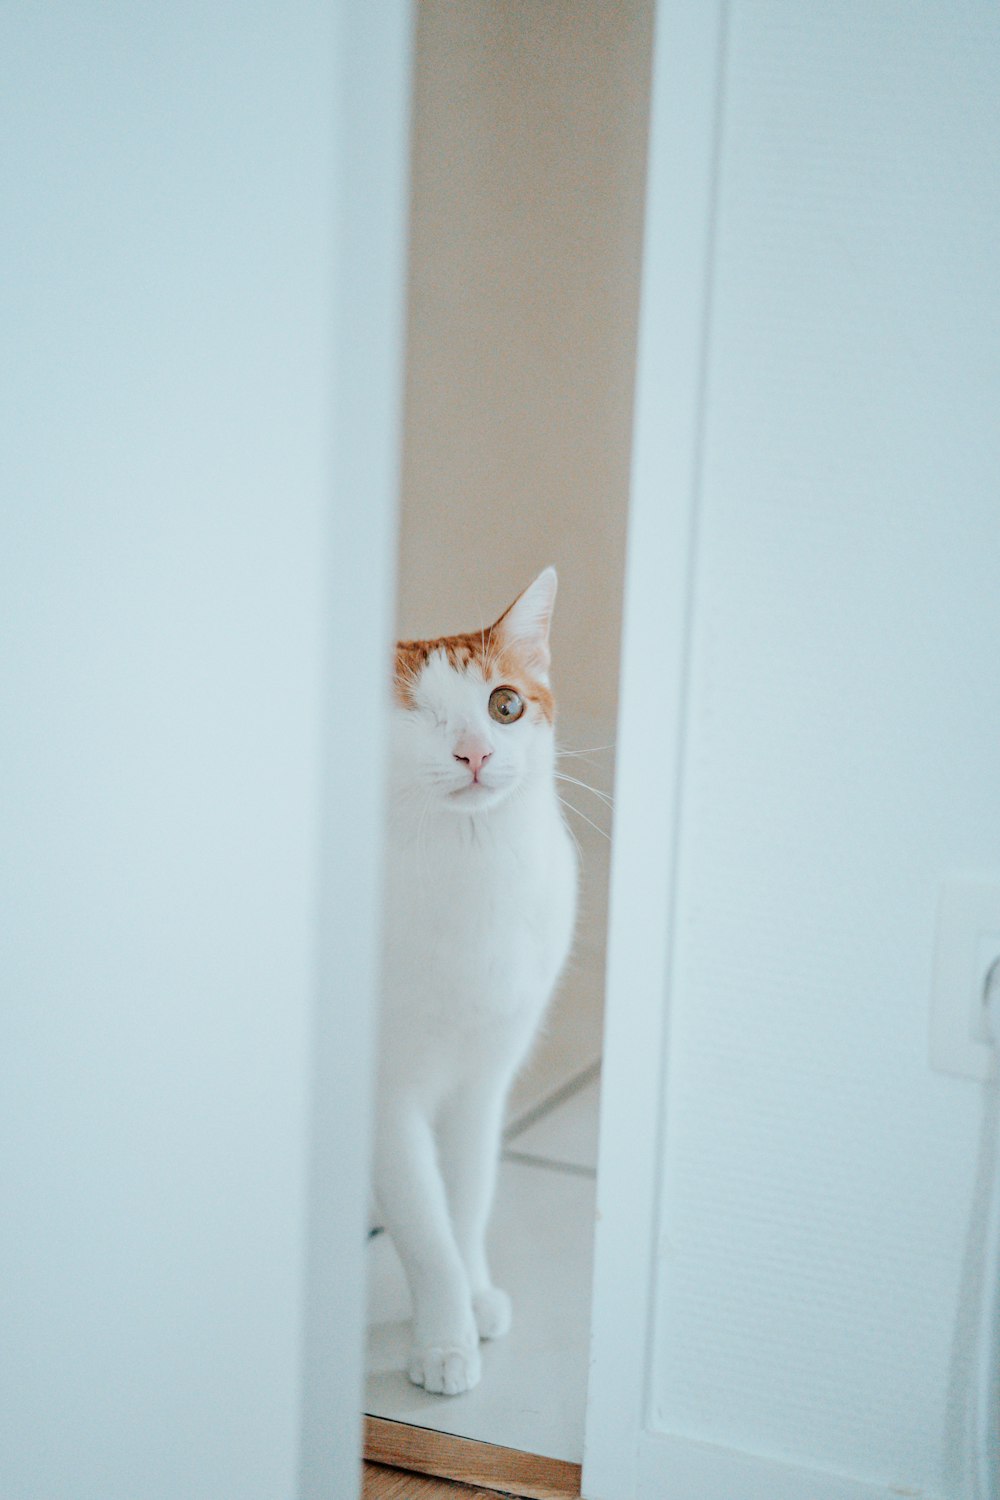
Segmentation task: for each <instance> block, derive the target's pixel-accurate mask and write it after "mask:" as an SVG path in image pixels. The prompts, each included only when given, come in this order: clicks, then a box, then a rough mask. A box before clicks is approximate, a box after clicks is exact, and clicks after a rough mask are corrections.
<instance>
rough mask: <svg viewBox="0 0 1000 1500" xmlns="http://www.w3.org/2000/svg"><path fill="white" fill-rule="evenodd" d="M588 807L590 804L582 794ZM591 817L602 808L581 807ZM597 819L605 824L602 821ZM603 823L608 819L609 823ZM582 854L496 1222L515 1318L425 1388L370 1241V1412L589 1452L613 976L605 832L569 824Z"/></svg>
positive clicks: (379, 1242)
mask: <svg viewBox="0 0 1000 1500" xmlns="http://www.w3.org/2000/svg"><path fill="white" fill-rule="evenodd" d="M581 805H584V804H583V803H582V801H581ZM586 811H587V813H588V816H593V810H592V809H591V808H590V807H589V805H586ZM595 821H599V820H598V819H597V818H595ZM601 821H603V824H604V826H605V827H606V826H607V819H604V820H601ZM572 823H573V828H574V832H575V833H576V835H577V838H578V839H579V842H580V845H581V853H582V869H583V878H582V890H581V903H580V921H579V923H578V929H577V941H576V947H575V951H574V957H573V960H572V962H571V964H570V967H569V970H568V972H567V974H566V975H565V977H564V979H563V983H562V985H561V986H560V991H559V995H558V996H557V999H556V1002H555V1004H554V1005H553V1008H552V1012H551V1014H550V1018H549V1022H548V1025H547V1026H546V1030H545V1034H544V1035H543V1037H542V1038H541V1039H540V1041H539V1045H538V1046H537V1047H536V1049H535V1054H534V1056H533V1058H532V1061H531V1064H530V1066H529V1067H528V1068H527V1069H526V1070H525V1073H524V1075H523V1077H522V1078H521V1079H520V1081H519V1083H518V1085H517V1087H516V1088H515V1090H514V1093H513V1095H512V1098H511V1104H510V1110H509V1112H508V1118H509V1124H508V1127H507V1131H506V1132H505V1137H504V1151H503V1160H502V1162H501V1166H500V1176H499V1183H498V1188H497V1199H496V1205H495V1208H494V1212H493V1219H492V1222H491V1226H490V1250H491V1259H492V1266H493V1272H494V1275H495V1277H496V1279H497V1282H498V1284H499V1285H500V1286H503V1287H505V1288H506V1290H507V1291H508V1292H510V1294H511V1297H512V1299H513V1303H514V1324H513V1327H512V1329H511V1331H510V1333H509V1334H508V1336H507V1337H506V1338H505V1339H501V1340H498V1341H497V1342H495V1343H485V1344H483V1345H482V1354H483V1378H482V1381H481V1383H480V1384H479V1385H478V1386H477V1387H476V1389H475V1390H473V1391H469V1392H468V1393H467V1394H466V1395H464V1396H451V1397H449V1396H429V1395H428V1394H427V1393H426V1391H422V1390H420V1389H418V1388H417V1387H416V1386H413V1385H411V1384H410V1382H409V1380H408V1379H407V1377H406V1373H405V1368H406V1352H407V1348H408V1342H409V1313H410V1304H409V1294H408V1292H407V1289H406V1284H405V1279H404V1277H403V1272H402V1268H401V1266H400V1264H399V1260H398V1258H397V1256H396V1252H395V1250H394V1249H393V1246H392V1244H391V1242H390V1240H389V1237H388V1235H385V1234H380V1235H378V1236H377V1237H376V1238H375V1239H373V1240H371V1241H370V1242H369V1248H368V1254H369V1262H370V1265H369V1293H368V1298H369V1346H368V1379H367V1388H366V1404H365V1409H366V1411H368V1412H369V1413H371V1414H372V1415H373V1416H380V1417H390V1418H392V1419H394V1420H396V1421H402V1422H412V1423H414V1424H416V1425H418V1426H423V1427H433V1428H437V1429H438V1430H439V1431H442V1432H449V1433H455V1434H457V1435H458V1436H461V1437H469V1438H475V1439H477V1440H478V1441H480V1442H488V1443H499V1444H502V1445H503V1446H505V1447H511V1448H520V1449H523V1450H524V1451H526V1452H529V1453H539V1454H544V1455H545V1456H546V1457H550V1458H561V1459H566V1460H569V1461H570V1462H573V1463H579V1462H580V1461H581V1459H582V1457H583V1419H584V1403H585V1399H586V1382H587V1357H588V1337H589V1316H590V1280H591V1261H592V1248H593V1220H594V1187H595V1176H596V1166H597V1119H598V1105H599V1069H600V1049H601V1026H602V1000H603V979H604V931H605V925H606V922H605V911H606V894H605V893H606V883H607V848H608V846H607V840H606V839H604V838H601V837H600V836H599V835H598V833H597V832H596V831H594V830H592V829H590V828H588V827H587V825H586V824H583V823H582V821H581V820H580V819H573V820H572Z"/></svg>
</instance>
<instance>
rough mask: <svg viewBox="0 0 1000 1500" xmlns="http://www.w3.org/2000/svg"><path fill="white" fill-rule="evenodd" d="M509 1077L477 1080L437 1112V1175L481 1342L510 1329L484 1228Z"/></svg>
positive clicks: (508, 1307) (507, 1307)
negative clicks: (442, 1182) (441, 1179)
mask: <svg viewBox="0 0 1000 1500" xmlns="http://www.w3.org/2000/svg"><path fill="white" fill-rule="evenodd" d="M507 1086H508V1079H507V1077H506V1076H505V1077H503V1078H490V1079H482V1078H480V1079H477V1080H475V1081H473V1082H468V1083H466V1084H464V1085H463V1087H462V1088H461V1089H459V1090H458V1091H457V1092H456V1093H455V1094H454V1095H453V1096H452V1098H451V1099H450V1100H449V1101H448V1102H447V1104H446V1105H445V1106H444V1108H443V1109H442V1111H441V1119H440V1123H439V1126H438V1140H439V1145H440V1153H441V1170H442V1172H443V1174H444V1179H445V1185H446V1187H447V1191H448V1202H449V1206H450V1208H451V1220H452V1224H453V1226H454V1231H455V1242H456V1244H457V1246H458V1252H459V1254H460V1256H461V1257H462V1261H463V1263H464V1265H465V1269H466V1273H467V1275H468V1279H469V1286H470V1289H471V1292H472V1309H473V1313H474V1315H475V1319H476V1327H477V1329H478V1330H479V1336H480V1338H484V1339H496V1338H501V1337H502V1336H503V1334H505V1333H506V1332H507V1331H508V1329H509V1328H510V1321H511V1303H510V1298H509V1297H508V1295H507V1293H506V1292H504V1291H502V1290H501V1289H500V1288H499V1287H497V1286H494V1285H493V1278H492V1276H491V1275H490V1268H489V1263H488V1261H487V1257H486V1227H487V1224H488V1223H489V1217H490V1210H491V1208H492V1206H493V1195H494V1191H495V1189H496V1176H497V1163H498V1160H499V1156H500V1135H501V1129H502V1125H503V1108H504V1101H505V1099H506V1096H507Z"/></svg>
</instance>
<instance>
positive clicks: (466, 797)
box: [448, 781, 511, 807]
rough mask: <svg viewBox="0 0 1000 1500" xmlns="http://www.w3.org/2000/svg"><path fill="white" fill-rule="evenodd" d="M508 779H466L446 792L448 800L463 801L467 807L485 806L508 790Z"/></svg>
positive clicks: (497, 799)
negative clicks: (497, 780) (498, 780)
mask: <svg viewBox="0 0 1000 1500" xmlns="http://www.w3.org/2000/svg"><path fill="white" fill-rule="evenodd" d="M510 785H511V784H510V782H509V781H501V782H496V781H466V782H464V783H463V784H462V785H461V786H458V787H455V789H454V791H451V792H449V793H448V800H449V801H450V802H456V803H465V804H467V805H468V806H469V807H478V806H485V804H486V803H488V802H496V801H499V799H500V798H501V797H502V796H503V795H504V793H505V792H507V791H509V790H510Z"/></svg>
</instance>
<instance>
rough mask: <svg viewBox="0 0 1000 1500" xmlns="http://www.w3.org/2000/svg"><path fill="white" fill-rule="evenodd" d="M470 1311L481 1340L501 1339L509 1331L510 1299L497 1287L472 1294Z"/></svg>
mask: <svg viewBox="0 0 1000 1500" xmlns="http://www.w3.org/2000/svg"><path fill="white" fill-rule="evenodd" d="M472 1311H473V1312H474V1313H475V1316H476V1327H477V1328H478V1329H479V1337H480V1338H481V1339H502V1338H503V1336H504V1334H505V1333H508V1332H509V1331H510V1316H511V1306H510V1298H509V1297H508V1296H507V1293H506V1292H502V1291H501V1290H500V1288H499V1287H498V1286H490V1287H487V1288H486V1290H485V1291H484V1292H475V1293H473V1297H472Z"/></svg>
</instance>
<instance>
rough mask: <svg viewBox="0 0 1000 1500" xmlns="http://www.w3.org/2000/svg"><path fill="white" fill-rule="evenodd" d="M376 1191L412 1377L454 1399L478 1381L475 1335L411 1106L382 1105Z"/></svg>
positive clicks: (434, 1168) (433, 1171)
mask: <svg viewBox="0 0 1000 1500" xmlns="http://www.w3.org/2000/svg"><path fill="white" fill-rule="evenodd" d="M375 1188H376V1193H377V1196H378V1201H379V1207H380V1209H381V1214H382V1219H383V1222H384V1223H385V1227H386V1228H387V1229H388V1231H389V1233H390V1234H391V1236H392V1239H393V1243H394V1244H395V1246H396V1249H397V1251H398V1252H399V1258H400V1260H401V1261H402V1263H403V1268H404V1270H405V1271H406V1277H407V1281H408V1282H409V1285H410V1295H411V1297H412V1300H413V1348H412V1350H411V1353H410V1360H409V1365H408V1374H409V1377H410V1379H411V1380H412V1381H413V1383H414V1384H415V1385H422V1386H424V1387H425V1388H426V1389H427V1390H428V1391H433V1392H435V1393H437V1394H440V1395H445V1396H457V1395H459V1394H460V1393H461V1392H462V1391H467V1390H470V1389H471V1388H472V1386H474V1385H476V1384H477V1382H478V1380H479V1377H480V1373H481V1368H482V1366H481V1361H480V1356H479V1335H478V1329H477V1327H476V1322H475V1319H474V1316H473V1312H472V1298H471V1294H470V1289H469V1280H468V1275H467V1273H466V1269H465V1265H464V1262H463V1260H462V1257H461V1255H460V1253H459V1250H458V1247H457V1245H456V1243H455V1237H454V1234H453V1233H452V1228H451V1222H450V1216H449V1213H448V1202H447V1198H446V1195H445V1188H444V1183H443V1181H442V1179H441V1172H440V1169H439V1167H438V1163H437V1156H436V1152H435V1148H434V1139H433V1135H432V1131H431V1127H430V1123H429V1121H428V1120H427V1118H426V1116H425V1115H424V1114H423V1112H422V1111H421V1110H420V1109H419V1107H418V1106H417V1105H416V1104H413V1103H404V1102H397V1103H395V1104H393V1105H386V1104H383V1107H382V1108H381V1109H380V1111H379V1120H378V1127H377V1130H376V1139H375Z"/></svg>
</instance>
